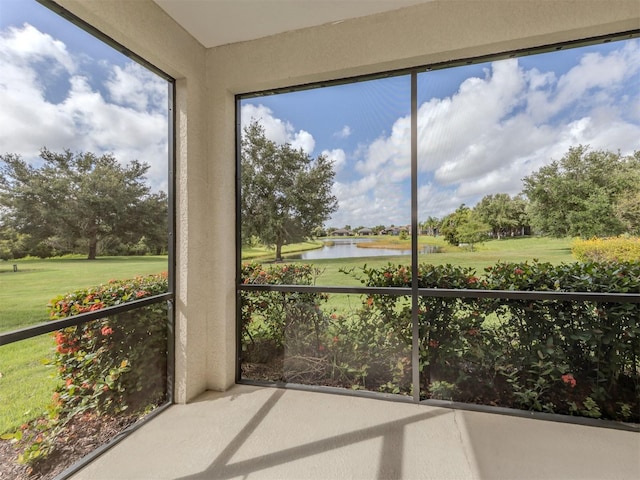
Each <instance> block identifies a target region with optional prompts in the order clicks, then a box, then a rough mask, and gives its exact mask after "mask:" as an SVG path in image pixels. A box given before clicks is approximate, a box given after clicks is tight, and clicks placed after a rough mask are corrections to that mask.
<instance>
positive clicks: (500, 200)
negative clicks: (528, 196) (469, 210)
mask: <svg viewBox="0 0 640 480" xmlns="http://www.w3.org/2000/svg"><path fill="white" fill-rule="evenodd" d="M473 211H474V213H475V214H477V216H478V218H479V219H480V221H482V222H484V223H486V224H488V225H490V226H491V230H492V232H493V235H494V237H496V238H497V239H498V240H499V239H500V238H501V237H502V236H504V235H507V234H512V235H517V234H522V231H523V230H524V229H526V227H527V226H528V225H527V215H526V200H524V199H523V198H522V197H520V196H517V197H513V198H511V196H509V194H507V193H497V194H495V195H493V194H492V195H486V196H484V197H483V198H482V200H480V202H478V204H477V205H476V206H475V207H474V209H473Z"/></svg>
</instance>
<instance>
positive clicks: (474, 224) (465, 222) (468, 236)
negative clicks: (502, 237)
mask: <svg viewBox="0 0 640 480" xmlns="http://www.w3.org/2000/svg"><path fill="white" fill-rule="evenodd" d="M490 231H491V227H490V226H489V225H487V224H486V223H484V222H482V221H481V220H480V219H479V218H478V217H477V215H476V214H475V213H474V212H473V211H472V210H471V211H470V210H467V213H466V215H465V217H464V218H462V219H461V222H460V224H459V225H458V226H457V237H458V240H459V241H460V242H462V243H468V244H469V248H470V250H471V251H472V252H473V251H474V245H475V244H476V243H478V242H481V241H483V240H485V239H486V238H487V235H488V233H489V232H490Z"/></svg>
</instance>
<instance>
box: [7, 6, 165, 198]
mask: <svg viewBox="0 0 640 480" xmlns="http://www.w3.org/2000/svg"><path fill="white" fill-rule="evenodd" d="M167 101H168V83H167V82H166V81H165V80H163V79H161V78H159V77H158V76H157V75H155V74H154V73H151V72H150V71H148V70H147V69H145V68H143V67H141V66H140V65H138V64H137V63H135V62H133V61H132V60H130V59H129V58H127V57H125V56H124V55H122V54H120V53H119V52H117V51H116V50H114V49H113V48H111V47H109V46H107V45H106V44H104V43H103V42H101V41H99V40H97V39H96V38H95V37H93V36H92V35H90V34H88V33H86V32H85V31H83V30H82V29H80V28H78V27H76V26H74V25H73V24H71V23H69V22H68V21H67V20H65V19H63V18H62V17H60V16H58V15H57V14H55V13H53V12H52V11H50V10H49V9H47V8H46V7H43V6H42V5H40V4H38V3H37V2H35V1H32V0H1V1H0V125H2V128H1V129H0V153H2V154H6V153H16V154H19V155H21V156H22V157H23V158H24V159H25V160H28V161H30V162H32V163H34V164H37V161H38V153H39V151H40V149H41V148H42V147H47V148H48V149H49V150H52V151H62V150H64V149H70V150H72V151H74V152H94V153H97V154H103V153H112V154H113V155H114V156H115V157H116V158H117V159H118V160H120V161H121V162H122V163H128V162H130V161H131V160H139V161H141V162H145V163H147V164H149V165H150V167H151V168H150V170H149V172H148V174H147V179H148V181H149V183H150V184H151V185H152V188H153V189H154V190H158V189H162V190H165V191H166V189H167V177H168V175H167V171H168V166H167V165H168V164H167V148H168V146H167V145H168V143H167V134H168V119H167V112H168V104H167Z"/></svg>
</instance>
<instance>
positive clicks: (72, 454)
mask: <svg viewBox="0 0 640 480" xmlns="http://www.w3.org/2000/svg"><path fill="white" fill-rule="evenodd" d="M137 419H138V417H137V416H120V417H113V416H109V415H101V416H98V415H96V414H93V413H85V414H82V415H76V416H75V417H74V418H73V419H71V420H70V421H69V423H67V425H66V426H65V428H64V430H63V431H62V432H61V434H60V435H58V437H57V438H56V440H55V449H54V451H53V452H52V453H51V455H49V456H48V457H47V458H44V459H42V460H39V461H37V462H35V463H34V464H32V465H30V466H27V465H21V464H19V463H18V453H19V450H18V448H16V446H18V447H19V446H20V445H19V444H18V445H16V444H12V443H11V442H10V441H9V440H0V479H2V480H5V479H6V480H48V479H52V478H54V477H55V476H56V475H58V474H59V473H61V472H62V471H64V470H65V469H66V468H68V467H70V466H71V465H73V464H74V463H75V462H77V461H78V460H80V459H81V458H82V457H84V456H85V455H87V454H89V453H90V452H92V451H93V450H95V449H96V448H98V447H100V446H101V445H104V444H106V443H107V442H109V441H110V440H111V439H112V438H114V437H115V436H116V435H117V434H119V433H120V432H122V431H123V430H124V429H125V428H127V427H128V426H129V425H131V424H133V423H135V422H136V420H137Z"/></svg>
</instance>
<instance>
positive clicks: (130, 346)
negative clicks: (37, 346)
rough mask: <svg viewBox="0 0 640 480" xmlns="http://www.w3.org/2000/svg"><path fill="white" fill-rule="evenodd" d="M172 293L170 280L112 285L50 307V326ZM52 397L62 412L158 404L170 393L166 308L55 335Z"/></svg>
mask: <svg viewBox="0 0 640 480" xmlns="http://www.w3.org/2000/svg"><path fill="white" fill-rule="evenodd" d="M167 289H168V281H167V275H166V274H160V275H149V276H145V277H136V278H135V279H132V280H124V281H118V280H111V281H109V283H107V284H105V285H100V286H98V287H92V288H86V289H82V290H77V291H75V292H73V293H69V294H67V295H62V296H59V297H56V298H54V299H52V300H51V302H50V303H49V311H50V317H51V319H52V320H55V319H60V318H65V317H69V316H73V315H77V314H80V313H84V312H93V311H96V310H101V309H103V308H106V307H110V306H114V305H119V304H122V303H125V302H128V301H132V300H137V299H141V298H145V297H150V296H153V295H158V294H161V293H165V292H166V291H167ZM55 339H56V352H55V355H54V362H53V363H54V364H55V366H56V367H57V368H58V373H59V376H60V378H61V380H62V384H61V386H60V387H59V388H58V390H57V391H56V393H55V394H54V398H55V401H56V402H58V404H59V406H60V408H61V410H62V411H65V412H76V411H78V410H87V409H91V410H95V411H98V412H108V413H118V412H120V411H123V410H125V409H127V408H129V407H134V408H140V407H144V406H146V405H148V404H154V403H158V402H159V401H161V400H162V398H163V397H164V395H165V391H166V372H167V308H166V304H165V303H164V302H161V303H157V304H153V305H149V306H147V307H144V308H141V309H136V310H131V311H128V312H125V313H121V314H118V315H111V316H109V317H105V318H102V319H99V320H95V321H92V322H88V323H85V324H83V325H80V326H77V327H69V328H65V329H63V330H60V331H58V332H57V333H56V336H55Z"/></svg>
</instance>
